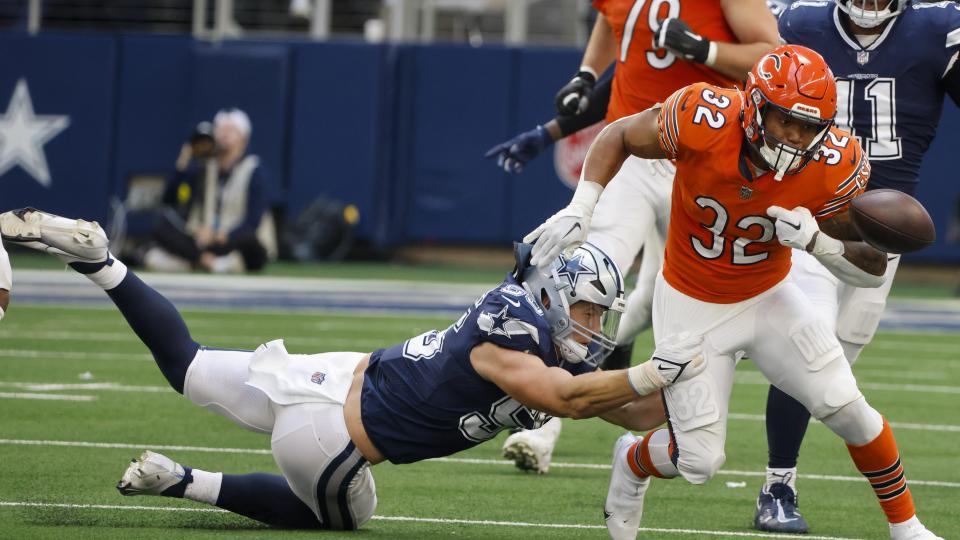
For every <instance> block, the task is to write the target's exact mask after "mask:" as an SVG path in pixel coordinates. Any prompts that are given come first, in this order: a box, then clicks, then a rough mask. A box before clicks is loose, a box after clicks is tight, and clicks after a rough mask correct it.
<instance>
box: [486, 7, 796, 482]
mask: <svg viewBox="0 0 960 540" xmlns="http://www.w3.org/2000/svg"><path fill="white" fill-rule="evenodd" d="M593 5H594V7H596V9H597V11H599V15H598V17H597V21H596V24H595V25H594V27H593V32H592V33H591V34H590V40H589V42H588V43H587V48H586V50H585V51H584V55H583V62H582V65H581V66H580V70H579V71H578V72H577V74H576V75H575V76H574V78H573V79H572V80H571V81H570V82H569V83H567V84H566V85H565V86H564V87H563V88H561V89H560V91H559V93H558V94H557V96H556V105H557V110H558V112H559V113H560V115H561V116H560V117H558V118H557V119H556V120H555V121H554V122H551V123H548V124H547V126H546V127H542V126H537V127H536V128H535V129H534V130H533V131H531V132H527V133H524V134H521V135H519V136H517V137H516V138H514V139H513V140H511V141H507V142H506V143H503V144H501V145H498V146H497V147H494V148H493V149H491V151H490V152H488V154H487V155H488V157H493V156H496V157H497V161H498V163H499V164H501V166H503V167H504V168H505V169H506V170H508V171H513V172H515V171H519V170H520V169H521V168H522V165H523V164H524V163H526V162H527V161H529V160H530V159H533V157H535V156H536V154H537V153H539V151H540V150H542V149H543V148H545V147H546V146H547V145H548V144H549V143H550V142H552V141H553V140H555V139H556V138H558V137H559V136H561V135H563V136H565V135H569V134H570V133H572V132H573V131H575V129H574V128H576V129H581V128H582V127H585V126H587V125H590V124H593V123H595V122H596V121H599V120H600V119H601V115H602V114H603V112H604V108H603V107H599V106H598V104H597V102H598V101H602V100H603V99H604V96H605V95H606V90H605V89H601V90H599V91H597V89H596V88H595V86H596V82H597V74H598V73H602V72H604V71H605V70H606V69H607V68H608V67H609V66H610V65H611V64H614V63H615V64H616V65H615V68H614V69H615V71H614V76H613V79H612V81H611V83H610V84H611V88H610V91H609V92H610V98H609V103H608V105H607V107H606V109H605V110H606V120H607V122H614V121H616V120H618V119H620V118H623V117H625V116H629V115H632V114H635V113H638V112H640V111H643V110H646V109H648V108H650V107H652V106H653V105H655V104H656V103H660V102H662V101H663V100H665V99H666V98H667V97H668V96H669V95H670V94H671V93H672V92H673V91H675V90H677V89H678V88H682V87H684V86H687V85H689V84H692V83H695V82H701V81H703V82H708V83H710V84H713V85H716V86H719V87H724V88H729V87H734V86H738V87H742V82H743V80H744V79H745V77H746V74H747V73H748V72H749V71H750V69H751V68H752V67H753V65H754V64H755V63H756V61H757V60H758V59H759V58H760V57H761V56H762V55H763V54H765V53H767V52H769V51H770V50H771V49H773V47H774V46H775V45H776V43H777V42H778V36H777V23H776V19H775V18H774V17H773V15H772V14H771V12H770V10H769V9H768V7H767V4H766V3H765V2H764V1H763V0H722V1H720V2H716V1H713V0H673V1H661V2H650V3H647V2H637V1H634V0H596V1H594V3H593ZM595 92H596V94H595ZM591 102H592V103H591ZM578 114H579V115H586V116H583V118H585V119H586V120H581V121H570V120H565V118H566V117H570V116H574V115H578ZM561 125H563V126H564V128H565V129H563V130H562V131H561V130H560V126H561ZM568 129H569V130H570V131H567V130H568ZM673 174H674V167H673V165H672V164H671V163H670V161H668V160H659V161H654V160H644V159H639V158H635V157H630V158H628V159H627V161H626V162H625V163H624V165H623V168H622V169H620V172H619V173H618V176H617V177H618V178H619V179H621V181H618V182H613V183H611V185H610V187H609V188H607V189H606V190H604V192H603V196H602V197H600V192H599V191H597V192H596V193H594V194H593V195H594V196H596V197H598V198H599V202H598V203H597V212H596V213H597V217H596V219H594V220H592V221H591V220H590V219H586V220H585V223H589V224H590V234H589V236H588V239H589V241H590V242H591V243H593V244H595V245H597V246H599V247H600V248H601V249H603V250H604V251H605V252H606V253H609V254H610V257H611V258H612V259H613V260H614V261H615V262H616V263H617V265H618V266H620V268H623V269H628V268H630V267H631V266H632V265H633V261H634V259H635V258H636V256H637V253H638V252H639V251H640V248H641V247H643V259H642V261H641V265H640V275H639V277H638V279H637V286H636V289H635V290H634V291H633V293H631V294H630V297H629V299H628V301H627V312H626V313H625V314H624V317H623V321H621V325H620V330H619V331H618V334H617V343H620V344H623V346H621V347H618V349H617V350H616V351H614V353H613V354H612V355H611V358H610V359H608V360H607V361H606V362H605V363H604V365H603V367H604V368H607V369H619V368H624V367H627V366H628V365H629V364H630V356H631V351H632V342H633V340H634V338H635V337H636V336H637V334H639V333H640V332H642V331H643V330H645V329H646V328H648V327H649V326H650V309H651V308H650V307H651V304H652V301H653V283H654V281H655V277H656V274H657V272H658V271H659V269H660V266H661V263H662V259H663V246H664V243H663V239H664V237H665V234H666V223H667V220H668V217H669V212H670V187H671V181H672V180H673ZM559 433H560V421H559V420H554V421H552V422H549V423H548V424H547V425H545V426H544V427H543V428H542V429H540V430H537V431H536V432H529V431H521V432H517V433H514V434H512V435H511V436H510V437H509V438H508V439H507V440H506V442H505V443H504V457H506V458H507V459H513V460H514V461H515V462H516V464H517V466H518V467H519V468H521V469H527V470H535V471H537V472H540V473H545V472H547V470H548V469H549V466H550V461H551V459H552V453H553V447H554V445H555V444H556V440H557V437H558V436H559Z"/></svg>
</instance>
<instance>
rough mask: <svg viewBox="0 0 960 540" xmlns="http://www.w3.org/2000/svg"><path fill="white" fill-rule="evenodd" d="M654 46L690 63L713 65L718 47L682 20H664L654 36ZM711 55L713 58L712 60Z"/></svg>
mask: <svg viewBox="0 0 960 540" xmlns="http://www.w3.org/2000/svg"><path fill="white" fill-rule="evenodd" d="M653 46H654V47H656V48H657V49H666V50H668V51H670V52H672V53H673V54H675V55H677V56H679V57H680V58H683V59H684V60H686V61H688V62H697V63H698V64H707V65H713V60H715V59H716V55H717V53H716V48H717V45H716V44H715V43H712V42H711V41H710V40H709V39H706V38H705V37H703V36H701V35H699V34H696V33H694V32H693V30H691V29H690V26H688V25H687V23H685V22H683V20H682V19H674V18H670V19H663V20H661V21H660V27H659V28H657V31H656V32H654V34H653ZM711 55H712V56H713V58H711Z"/></svg>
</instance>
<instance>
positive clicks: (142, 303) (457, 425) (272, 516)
mask: <svg viewBox="0 0 960 540" xmlns="http://www.w3.org/2000/svg"><path fill="white" fill-rule="evenodd" d="M0 230H2V233H3V238H5V239H7V240H8V241H11V242H17V243H19V244H20V245H22V246H24V247H29V248H32V249H37V250H40V251H44V252H47V253H50V254H53V255H56V256H58V257H59V258H60V259H61V260H63V261H64V262H66V263H67V264H69V265H70V267H71V268H73V269H74V270H76V271H77V272H79V273H81V274H83V275H85V276H86V277H87V278H89V279H90V281H92V282H93V283H94V284H95V285H98V286H99V287H101V288H103V289H104V290H105V291H106V294H107V295H108V296H109V297H110V299H111V300H112V301H113V302H114V304H115V305H116V306H117V308H118V309H119V310H120V312H121V313H122V314H123V316H124V318H125V319H126V320H127V322H128V324H129V325H130V327H131V329H132V330H133V331H134V332H135V333H136V334H137V336H138V337H139V338H140V339H141V340H142V341H143V343H144V344H145V345H146V346H147V347H148V348H149V349H150V351H151V353H152V354H153V357H154V360H155V361H156V363H157V366H158V367H159V368H160V371H161V372H162V373H163V375H164V377H166V379H167V381H168V382H169V384H170V386H171V387H173V389H174V390H176V391H177V392H179V393H181V394H183V395H184V396H185V397H187V398H188V399H189V400H190V401H192V402H193V403H195V404H197V405H199V406H201V407H204V408H206V409H208V410H210V411H212V412H215V413H217V414H219V415H221V416H223V417H225V418H228V419H230V420H232V421H233V422H235V423H236V424H238V425H240V426H241V427H243V428H245V429H248V430H251V431H255V432H258V433H264V434H271V447H272V451H273V456H274V459H275V460H276V462H277V465H278V466H279V467H280V470H281V471H282V473H283V475H282V476H280V475H272V474H264V473H255V474H248V475H229V474H223V473H219V472H218V473H213V472H208V471H202V470H200V469H192V468H190V467H185V466H183V465H181V464H179V463H176V462H174V461H173V460H171V459H170V458H168V457H166V456H163V455H160V454H157V453H154V452H150V451H147V452H144V453H143V455H141V456H140V458H139V459H136V460H134V461H133V463H131V464H130V465H129V466H128V468H127V470H126V472H125V473H124V475H123V478H122V479H121V481H120V483H119V484H118V485H117V489H119V490H120V492H121V493H122V494H123V495H163V496H167V497H177V498H186V499H190V500H194V501H198V502H204V503H207V504H211V505H216V506H219V507H221V508H224V509H226V510H229V511H231V512H235V513H238V514H241V515H244V516H247V517H250V518H252V519H256V520H258V521H261V522H263V523H267V524H270V525H274V526H279V527H287V528H309V529H319V528H324V529H345V530H349V529H356V528H358V527H359V526H361V525H363V523H364V522H366V521H367V520H369V519H370V518H371V517H372V516H373V512H374V509H375V507H376V503H377V497H376V490H375V486H374V481H373V476H372V474H371V472H370V469H369V465H376V464H377V463H381V462H383V461H390V462H391V463H398V464H399V463H413V462H416V461H420V460H424V459H430V458H434V457H439V456H446V455H450V454H453V453H456V452H459V451H462V450H466V449H468V448H471V447H473V446H476V445H477V444H480V443H482V442H484V441H487V440H490V439H492V438H494V437H495V436H496V435H497V433H499V432H500V431H501V430H503V429H506V428H510V427H515V426H523V427H527V428H532V427H536V426H537V425H538V424H540V423H541V422H542V421H543V420H544V419H545V418H547V417H548V416H549V415H562V416H568V417H573V418H588V417H593V416H598V415H599V416H602V417H603V418H604V419H606V420H608V421H610V422H612V423H615V424H617V425H620V426H623V427H626V428H627V429H649V428H650V427H652V426H656V425H659V424H660V423H661V422H662V420H661V416H662V412H661V411H660V399H661V398H660V395H659V389H660V388H662V387H664V386H666V385H669V384H673V383H674V382H678V381H683V380H685V379H687V378H689V377H694V376H696V375H697V374H698V373H699V372H700V371H701V370H702V369H703V368H704V361H703V354H702V346H701V342H700V341H699V339H697V338H692V337H689V336H684V335H678V336H676V339H675V340H673V341H671V339H670V338H666V339H664V340H662V343H663V346H662V347H661V349H660V350H658V351H657V352H656V353H655V355H654V358H652V359H651V361H650V362H645V363H643V364H641V365H638V366H635V367H633V368H630V369H629V370H620V371H599V370H597V369H596V361H597V357H598V356H599V355H601V354H603V353H604V351H606V350H609V349H610V348H612V347H613V340H612V337H613V334H614V333H615V332H616V324H617V322H618V321H619V315H620V314H621V312H622V311H623V304H624V299H623V278H622V276H621V274H620V272H619V270H618V269H617V267H616V265H615V264H613V263H612V262H611V261H610V259H609V257H607V256H606V255H605V254H604V253H603V252H602V251H601V250H600V249H598V248H596V247H595V246H592V245H590V244H583V245H582V246H580V247H579V248H578V249H577V250H575V251H574V252H573V253H571V254H570V255H569V256H561V257H557V259H556V260H555V261H554V262H555V264H553V265H551V270H552V272H550V273H549V274H547V275H545V274H544V273H543V272H542V270H541V269H540V268H534V267H533V266H530V264H529V260H530V246H528V245H523V244H518V245H517V247H516V252H515V254H516V261H517V262H516V267H515V270H514V272H512V273H510V274H508V275H507V277H506V278H505V279H504V281H503V282H501V283H500V284H499V285H497V286H496V287H494V288H493V289H491V290H490V291H489V292H487V293H485V294H484V295H483V296H482V297H481V298H479V299H478V300H477V301H476V302H475V303H473V304H471V305H470V306H469V307H468V308H467V309H466V311H465V312H464V314H463V315H462V316H461V317H460V318H459V319H458V320H457V321H455V322H454V323H453V324H451V325H450V326H449V327H448V328H446V329H445V330H443V331H437V330H432V331H429V332H425V333H423V334H421V335H419V336H415V337H413V338H411V339H409V340H407V341H405V342H404V343H401V344H398V345H395V346H393V347H389V348H386V349H378V350H376V351H374V352H372V353H369V354H364V353H356V352H331V353H326V354H316V355H290V354H288V353H287V351H286V349H285V348H284V346H283V342H282V341H281V340H276V341H272V342H270V343H267V344H265V345H261V346H260V347H259V348H258V349H257V350H256V351H244V350H236V349H226V350H225V349H213V348H208V347H203V346H201V345H200V344H199V343H197V342H195V341H194V340H193V338H192V337H191V335H190V331H189V329H188V328H187V326H186V323H185V322H184V321H183V319H182V318H181V316H180V314H179V313H178V312H177V309H176V308H175V307H174V306H173V304H171V303H170V302H169V301H168V300H167V299H166V298H164V297H163V296H162V295H160V294H159V293H158V292H157V291H155V290H153V289H151V288H150V287H149V286H147V285H146V284H145V283H143V282H142V281H141V280H140V279H139V278H138V277H137V276H136V275H135V274H134V273H133V272H132V271H128V270H127V268H126V266H125V265H124V264H123V263H122V262H121V261H119V260H116V259H114V258H113V256H112V255H111V254H110V253H109V252H108V250H107V247H108V246H107V238H106V235H105V234H104V232H103V229H101V228H100V226H99V225H97V223H96V222H93V223H90V222H86V221H83V220H71V219H66V218H62V217H59V216H54V215H52V214H47V213H44V212H40V211H37V210H34V209H31V208H27V209H21V210H15V211H10V212H5V213H3V214H0ZM668 344H669V345H668ZM638 396H644V397H639V398H638ZM144 421H149V419H148V418H145V419H144Z"/></svg>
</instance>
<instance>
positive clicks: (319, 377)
mask: <svg viewBox="0 0 960 540" xmlns="http://www.w3.org/2000/svg"><path fill="white" fill-rule="evenodd" d="M326 378H327V375H326V374H325V373H323V372H321V371H316V372H314V374H313V375H311V376H310V382H312V383H313V384H322V383H323V380H324V379H326Z"/></svg>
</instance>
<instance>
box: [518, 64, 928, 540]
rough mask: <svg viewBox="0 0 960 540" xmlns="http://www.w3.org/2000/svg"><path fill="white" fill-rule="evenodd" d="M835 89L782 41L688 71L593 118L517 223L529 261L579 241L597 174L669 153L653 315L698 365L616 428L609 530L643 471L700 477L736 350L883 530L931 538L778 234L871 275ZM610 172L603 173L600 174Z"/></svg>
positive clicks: (720, 447) (859, 278)
mask: <svg viewBox="0 0 960 540" xmlns="http://www.w3.org/2000/svg"><path fill="white" fill-rule="evenodd" d="M836 109H837V90H836V83H835V81H834V78H833V74H832V73H831V72H830V69H829V68H828V67H827V65H826V63H825V62H824V60H823V58H821V57H820V55H818V54H817V53H816V52H814V51H812V50H810V49H807V48H805V47H801V46H796V45H784V46H781V47H778V48H777V49H775V50H774V51H773V52H772V53H770V54H767V55H765V56H764V57H763V58H761V59H760V61H759V62H758V63H757V65H756V66H755V67H754V68H753V70H752V71H751V73H750V76H749V79H748V83H747V86H746V89H745V91H744V92H743V93H741V92H740V91H739V90H737V89H722V88H718V87H715V86H711V85H708V84H703V83H700V84H694V85H691V86H688V87H685V88H682V89H680V90H678V91H677V92H675V93H674V94H673V95H672V96H671V97H670V98H669V99H668V100H667V101H666V102H665V103H664V104H663V105H662V106H659V107H654V108H651V109H649V110H647V111H644V112H642V113H639V114H636V115H633V116H630V117H627V118H624V119H622V120H619V121H617V122H614V123H613V124H611V125H609V126H607V127H606V128H605V129H604V131H603V132H601V134H600V135H599V136H598V137H597V140H596V141H595V142H594V144H593V145H592V146H591V148H590V151H589V153H588V154H587V159H586V163H585V165H584V173H583V180H582V181H581V182H580V185H579V186H578V188H577V191H576V193H575V194H574V196H573V200H572V201H571V203H570V205H569V206H567V208H565V209H563V210H561V211H560V212H558V213H557V214H554V216H552V217H551V218H550V219H548V220H547V221H546V222H545V223H544V224H543V225H541V226H540V227H538V228H537V229H536V230H535V231H533V232H532V233H530V234H529V235H528V236H527V238H525V239H524V241H525V242H532V241H536V242H537V244H536V247H535V249H534V253H533V259H532V261H531V262H532V263H533V264H537V265H539V264H544V263H545V262H548V261H550V260H551V258H552V257H553V256H555V255H556V254H557V253H559V252H560V251H561V250H562V249H564V248H567V247H569V246H571V245H575V244H577V243H579V242H582V241H583V239H584V238H586V235H587V231H588V229H589V227H590V224H591V214H592V213H593V210H594V208H595V207H596V206H597V200H598V199H599V198H600V194H601V193H602V192H603V191H604V188H605V186H607V184H609V183H611V180H612V179H613V178H614V175H615V174H616V172H617V171H618V170H619V169H620V167H621V165H622V164H623V163H624V161H625V160H626V158H627V156H629V155H634V156H638V157H641V158H647V159H663V158H664V157H666V158H671V159H674V160H676V165H677V174H676V180H675V181H674V185H673V193H672V208H671V219H670V225H669V230H668V235H667V245H666V251H665V256H664V265H663V270H662V273H661V275H660V276H658V278H657V283H656V290H655V292H654V306H653V327H654V336H655V338H656V339H657V340H659V339H661V338H662V336H666V335H672V334H680V333H684V332H688V333H690V334H692V335H693V336H698V335H699V336H702V337H703V339H704V354H705V355H706V359H707V367H706V369H705V370H704V371H703V372H702V373H700V374H699V375H697V376H695V377H692V378H690V379H689V380H686V381H683V382H680V383H678V384H676V385H674V386H672V387H669V388H666V389H665V390H664V391H663V397H664V404H665V407H666V410H667V418H668V421H669V426H668V428H666V429H658V430H655V431H653V432H650V433H648V434H647V435H646V436H645V437H643V438H640V439H638V438H636V437H634V436H633V435H632V434H629V433H628V434H626V435H624V436H622V437H621V438H620V439H619V440H618V441H617V443H616V445H615V446H614V458H613V472H612V476H611V481H610V486H609V490H608V492H607V499H606V502H605V504H604V514H605V516H606V522H607V529H608V530H609V531H610V534H611V536H613V537H614V538H634V537H635V536H636V534H637V530H638V527H639V524H640V517H641V514H642V509H643V496H644V493H645V492H646V489H647V487H648V486H649V482H650V477H651V476H658V477H662V478H672V477H676V476H683V477H684V478H685V479H687V481H689V482H691V483H694V484H701V483H704V482H706V481H707V480H708V479H710V478H711V477H712V476H713V475H714V474H715V473H716V472H717V471H718V470H719V468H720V466H721V465H722V464H723V461H724V459H725V456H724V444H725V438H726V422H727V408H728V403H729V399H730V392H731V390H732V386H733V373H734V367H735V365H736V362H737V361H738V360H739V359H740V358H742V357H743V356H744V354H746V355H747V356H749V357H750V358H751V359H752V361H753V362H754V363H755V364H756V365H757V367H758V368H759V369H760V371H761V372H762V373H763V374H764V376H765V377H766V378H767V379H768V380H770V382H771V383H772V384H774V385H776V386H777V387H778V388H780V389H781V390H783V391H784V392H786V393H787V394H789V395H790V396H791V397H793V398H794V399H797V400H798V401H800V402H801V403H802V404H803V405H804V406H805V407H806V408H807V409H808V410H809V411H810V412H811V413H812V415H813V416H814V417H816V418H817V419H819V420H820V421H821V422H823V423H824V424H825V425H826V426H827V427H828V428H830V429H831V430H832V431H833V432H835V433H836V434H838V435H839V436H840V437H842V438H843V440H844V441H845V442H846V444H847V448H848V450H849V452H850V455H851V457H852V458H853V461H854V463H855V464H856V466H857V468H858V469H859V470H860V471H861V472H862V473H863V474H864V476H866V478H867V479H868V480H869V481H870V484H871V486H872V487H873V488H874V491H875V493H876V495H877V498H878V499H879V502H880V506H881V507H882V509H883V511H884V512H885V514H886V516H887V521H888V523H889V531H890V536H891V538H892V539H893V540H907V539H909V540H921V539H926V540H933V539H937V538H938V537H937V536H936V535H934V534H933V533H932V532H930V531H929V530H927V529H926V528H925V527H924V526H923V525H922V524H921V523H920V522H919V520H918V519H917V517H916V512H915V509H914V504H913V499H912V496H911V494H910V490H909V488H908V487H907V484H906V479H905V477H904V473H903V467H902V466H901V464H900V456H899V451H898V449H897V444H896V441H895V440H894V437H893V432H892V431H891V429H890V426H889V424H888V423H887V422H886V420H884V418H883V417H882V416H881V415H880V413H878V412H877V411H876V410H875V409H873V408H872V407H871V406H870V405H868V404H867V402H866V399H865V398H864V396H863V394H861V393H860V390H859V389H858V387H857V382H856V379H855V378H854V377H853V373H852V371H851V369H850V366H849V364H848V362H847V361H846V359H845V358H844V353H843V348H842V347H841V346H840V343H839V341H838V340H837V337H836V334H835V333H834V332H832V331H831V330H830V328H829V326H828V325H827V323H826V321H824V320H823V319H822V318H821V317H820V316H819V315H818V314H817V312H816V310H815V309H814V308H813V305H812V303H811V301H810V300H809V298H807V296H806V295H805V294H804V293H803V292H802V291H801V290H800V288H799V287H798V286H797V284H796V283H794V282H792V281H791V280H789V279H786V278H787V274H788V272H789V270H790V264H791V263H790V256H791V255H790V251H791V249H790V248H794V249H803V250H806V251H807V252H809V253H810V254H811V255H813V256H814V257H816V258H817V260H818V261H819V262H820V263H821V264H823V265H824V267H826V268H827V269H828V270H830V272H831V273H833V274H834V275H836V276H837V277H838V278H839V279H841V280H843V281H844V282H847V283H850V284H852V285H856V286H860V287H878V286H880V285H882V284H883V281H884V278H883V276H884V271H885V269H886V261H887V259H886V254H885V253H882V252H880V251H877V250H875V249H873V248H872V247H870V246H869V245H867V244H866V243H864V242H862V241H860V240H859V239H858V236H857V235H856V232H855V231H854V230H853V228H852V227H851V226H850V221H849V220H848V218H847V215H848V214H847V210H848V203H849V201H850V200H851V199H852V198H853V197H855V196H856V195H857V194H859V193H860V192H862V191H863V189H864V188H865V186H866V182H867V179H868V177H869V174H870V165H869V162H868V161H867V159H866V158H865V156H864V153H863V151H862V150H861V148H860V145H859V143H858V142H857V141H856V139H854V138H852V137H850V136H849V135H848V134H846V133H845V132H843V131H840V130H839V129H837V128H835V127H834V126H833V119H834V116H835V114H836ZM611 185H612V184H611Z"/></svg>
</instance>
